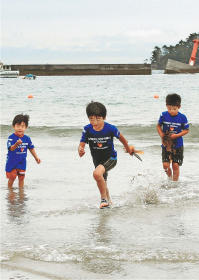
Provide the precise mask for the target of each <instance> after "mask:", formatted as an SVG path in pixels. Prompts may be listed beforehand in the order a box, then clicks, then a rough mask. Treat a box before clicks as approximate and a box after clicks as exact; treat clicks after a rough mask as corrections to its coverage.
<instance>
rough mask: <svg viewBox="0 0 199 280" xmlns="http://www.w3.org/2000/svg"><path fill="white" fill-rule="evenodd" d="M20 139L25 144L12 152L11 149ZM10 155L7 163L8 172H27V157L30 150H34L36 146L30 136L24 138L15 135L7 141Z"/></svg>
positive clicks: (8, 154)
mask: <svg viewBox="0 0 199 280" xmlns="http://www.w3.org/2000/svg"><path fill="white" fill-rule="evenodd" d="M18 139H21V141H22V142H23V143H22V144H21V145H19V146H18V147H17V148H16V149H15V150H14V151H11V150H10V147H11V146H12V145H14V144H15V143H16V142H17V140H18ZM7 147H8V153H7V161H6V172H11V171H12V170H13V169H21V170H26V157H27V151H28V149H33V148H34V145H33V144H32V141H31V139H30V137H29V136H27V135H24V136H22V137H19V136H17V135H16V134H15V133H13V134H11V135H10V136H9V137H8V141H7Z"/></svg>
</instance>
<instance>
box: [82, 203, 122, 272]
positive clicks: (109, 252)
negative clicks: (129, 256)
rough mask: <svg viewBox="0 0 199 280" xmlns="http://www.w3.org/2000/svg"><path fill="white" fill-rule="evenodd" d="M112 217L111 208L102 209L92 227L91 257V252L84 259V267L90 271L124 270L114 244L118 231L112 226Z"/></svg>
mask: <svg viewBox="0 0 199 280" xmlns="http://www.w3.org/2000/svg"><path fill="white" fill-rule="evenodd" d="M112 219H113V212H112V211H111V209H103V210H100V211H99V213H98V215H97V217H95V223H94V224H93V225H92V228H91V229H90V238H89V239H90V240H92V249H91V252H90V254H91V257H90V254H89V257H87V258H86V259H85V260H84V269H86V270H88V271H90V272H93V273H100V274H110V273H114V272H117V273H118V272H119V271H121V270H122V267H121V262H120V260H119V256H118V255H117V252H115V247H114V246H113V243H114V241H113V240H114V235H115V234H117V233H116V232H115V230H114V229H113V228H112V226H111V220H112Z"/></svg>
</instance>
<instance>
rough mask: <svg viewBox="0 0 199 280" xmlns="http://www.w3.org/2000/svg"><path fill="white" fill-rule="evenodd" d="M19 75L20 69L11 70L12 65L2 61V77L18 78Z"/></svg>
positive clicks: (0, 63) (0, 72) (0, 67)
mask: <svg viewBox="0 0 199 280" xmlns="http://www.w3.org/2000/svg"><path fill="white" fill-rule="evenodd" d="M18 77H19V71H14V70H11V66H10V65H3V63H2V62H0V78H18Z"/></svg>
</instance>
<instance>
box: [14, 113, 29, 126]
mask: <svg viewBox="0 0 199 280" xmlns="http://www.w3.org/2000/svg"><path fill="white" fill-rule="evenodd" d="M28 121H29V116H28V115H23V114H20V115H16V116H15V117H14V120H13V121H12V125H13V126H15V124H16V123H18V124H20V123H22V122H24V123H25V125H26V127H28Z"/></svg>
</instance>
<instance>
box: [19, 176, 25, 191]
mask: <svg viewBox="0 0 199 280" xmlns="http://www.w3.org/2000/svg"><path fill="white" fill-rule="evenodd" d="M23 186H24V176H22V175H19V187H20V188H23Z"/></svg>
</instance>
